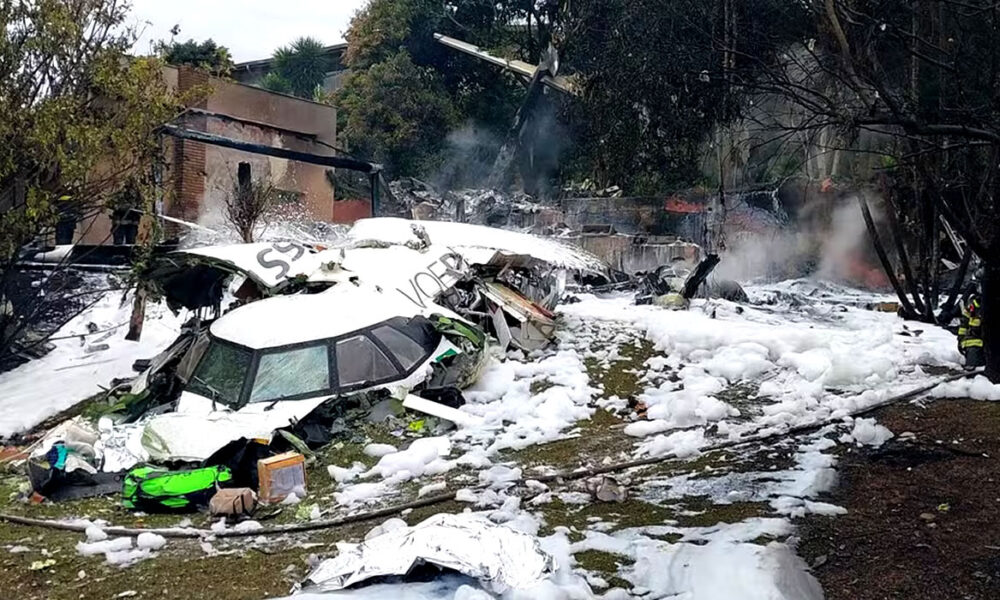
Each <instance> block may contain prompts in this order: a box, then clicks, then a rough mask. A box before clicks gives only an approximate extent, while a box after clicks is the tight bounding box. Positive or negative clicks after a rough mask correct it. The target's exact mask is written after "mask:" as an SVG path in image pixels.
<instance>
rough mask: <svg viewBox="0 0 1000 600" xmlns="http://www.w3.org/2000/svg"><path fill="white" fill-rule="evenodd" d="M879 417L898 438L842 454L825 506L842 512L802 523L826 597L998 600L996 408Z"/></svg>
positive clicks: (943, 407)
mask: <svg viewBox="0 0 1000 600" xmlns="http://www.w3.org/2000/svg"><path fill="white" fill-rule="evenodd" d="M876 416H877V418H878V420H879V422H880V423H883V424H884V425H886V426H887V427H889V428H890V429H891V430H892V431H893V432H895V433H896V436H897V437H896V439H894V440H892V441H891V442H890V443H887V444H885V445H884V446H883V447H882V448H879V449H877V450H867V451H851V452H848V453H844V454H843V455H842V456H841V459H840V463H839V464H838V471H839V472H840V485H839V486H838V487H837V489H836V490H835V491H834V492H833V494H832V499H831V500H830V502H833V503H835V504H838V505H840V506H843V507H845V508H847V509H848V511H849V512H848V514H846V515H843V516H839V517H836V518H828V517H810V518H808V519H806V521H805V522H804V523H800V527H801V529H800V535H801V537H802V542H801V544H800V546H799V548H798V551H799V554H800V555H801V556H802V557H803V558H804V559H805V560H806V561H807V562H808V563H809V564H810V565H814V569H813V571H814V574H815V575H816V577H817V578H818V579H819V580H820V582H821V583H822V585H823V589H824V591H825V592H826V598H827V600H889V599H896V598H899V599H903V598H906V599H918V598H919V599H921V600H936V599H941V600H987V599H996V598H1000V460H998V459H1000V403H990V402H973V401H965V400H960V401H947V400H939V401H936V402H933V403H929V404H927V405H926V407H924V408H921V407H919V406H916V405H903V406H898V407H892V408H889V409H886V410H884V411H882V412H881V413H880V414H878V415H876ZM906 432H912V433H913V434H914V436H913V438H912V441H906V439H907V438H909V437H910V436H909V435H907V434H906Z"/></svg>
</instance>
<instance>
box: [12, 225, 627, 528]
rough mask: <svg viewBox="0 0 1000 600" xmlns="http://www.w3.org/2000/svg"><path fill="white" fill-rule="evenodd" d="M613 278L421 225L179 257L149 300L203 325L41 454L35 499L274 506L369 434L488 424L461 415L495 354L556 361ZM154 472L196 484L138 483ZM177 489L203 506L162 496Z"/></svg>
mask: <svg viewBox="0 0 1000 600" xmlns="http://www.w3.org/2000/svg"><path fill="white" fill-rule="evenodd" d="M609 276H610V273H609V272H608V269H607V267H606V266H605V265H603V264H602V263H601V261H599V260H598V259H596V258H594V257H593V256H590V255H588V254H587V253H586V252H583V251H581V250H579V249H577V248H574V247H572V246H569V245H565V244H563V243H561V242H558V241H556V240H552V239H545V238H540V237H535V236H531V235H527V234H521V233H517V232H512V231H504V230H499V229H491V228H487V227H480V226H475V225H466V224H458V223H443V222H441V223H439V222H414V221H408V220H403V219H369V220H363V221H360V222H358V223H357V224H356V225H355V226H354V227H353V228H352V229H351V230H350V231H349V232H348V234H347V236H346V237H345V238H343V239H341V240H338V241H337V242H336V243H335V245H331V246H323V245H318V244H301V243H291V242H289V243H260V244H237V245H229V246H214V247H202V248H193V249H187V250H181V251H177V252H173V253H170V254H167V255H165V256H163V257H161V258H160V259H158V260H155V261H154V262H153V264H152V265H151V266H150V267H149V269H148V271H147V272H146V273H145V277H144V282H145V286H146V288H147V292H148V293H149V294H151V295H152V296H154V297H160V298H162V299H163V300H165V302H166V303H167V305H168V306H169V307H170V308H171V309H173V310H175V311H179V310H181V309H187V310H189V311H191V313H192V315H193V316H192V318H191V319H190V320H189V321H188V322H187V323H186V325H185V327H184V330H183V333H182V334H181V335H180V336H179V337H178V338H177V339H176V340H175V341H174V343H173V344H172V345H171V346H170V347H169V348H167V349H166V350H165V351H163V352H162V353H161V354H160V355H158V356H157V357H155V358H154V359H152V360H151V361H148V363H147V362H144V361H137V364H138V366H141V367H143V370H142V372H141V374H140V375H139V376H138V377H137V378H136V379H135V380H134V381H123V382H120V383H119V384H118V385H117V386H116V387H115V389H114V390H113V391H112V393H111V394H110V395H109V406H107V407H106V412H107V413H108V414H107V415H106V416H104V417H102V418H101V419H100V421H99V422H98V425H97V427H96V428H95V427H93V426H91V425H90V424H89V423H88V422H87V421H86V420H85V419H83V418H77V419H74V420H71V421H67V422H65V423H64V424H63V425H61V426H60V427H58V428H56V429H55V430H53V431H51V432H50V433H49V434H48V435H47V436H46V437H45V438H44V439H43V440H42V441H41V442H40V443H38V444H37V445H36V446H35V447H34V448H33V449H32V452H31V458H30V460H29V461H28V462H29V472H30V474H31V479H32V483H33V487H34V489H35V491H36V492H37V493H39V494H41V495H43V496H46V497H49V498H51V499H61V498H71V497H83V496H88V495H95V494H106V493H110V492H114V491H118V490H121V489H122V474H123V473H127V475H125V477H126V479H127V478H129V477H131V478H132V479H133V480H134V484H133V485H132V486H131V487H130V488H129V489H132V490H133V492H134V493H133V496H135V498H134V499H135V500H137V501H140V502H141V503H142V505H143V506H145V507H146V509H150V507H155V506H158V505H159V506H161V507H162V508H170V507H176V508H180V507H188V508H193V507H194V506H204V505H206V504H208V503H209V501H210V496H211V495H210V494H206V492H207V491H212V492H213V493H214V491H215V489H216V488H217V487H222V488H232V487H235V488H245V489H248V490H249V491H252V492H254V493H260V492H262V490H263V487H264V486H263V482H262V481H260V479H259V478H260V477H261V476H262V473H263V472H261V473H258V472H257V468H258V462H260V461H261V460H262V459H263V460H266V459H268V458H270V457H273V456H275V455H281V454H283V453H288V452H293V453H298V454H308V453H310V452H311V450H312V449H315V448H318V447H322V446H324V445H326V444H328V443H330V442H331V441H332V440H333V439H334V438H336V437H344V436H347V437H349V436H351V435H355V431H356V427H355V425H356V423H357V422H359V421H360V420H364V419H368V420H372V421H381V420H385V419H390V420H393V419H395V420H397V421H399V422H400V424H401V425H404V426H408V427H410V428H411V429H412V426H413V425H414V424H418V429H419V428H420V427H426V428H427V429H440V428H444V427H448V426H450V424H456V425H458V426H472V425H475V424H476V418H475V417H474V416H473V415H471V414H468V413H465V412H462V411H460V410H456V409H457V408H458V407H459V406H460V405H461V404H462V403H463V402H464V399H463V398H462V393H461V390H462V389H463V388H465V387H467V386H469V385H470V384H472V383H473V382H475V381H476V380H477V378H478V377H479V374H480V372H481V369H482V367H483V365H484V362H485V360H486V357H487V355H488V344H491V345H499V348H500V349H501V350H506V349H508V348H517V349H521V350H525V351H531V350H536V349H539V348H542V347H544V346H546V345H548V344H550V343H551V342H552V339H553V336H554V335H555V330H556V321H555V315H554V313H553V312H552V310H553V309H554V308H555V307H556V306H557V305H558V304H559V302H560V301H561V299H562V297H563V295H564V293H565V291H566V287H567V284H568V283H569V282H571V281H573V280H574V279H577V280H580V279H583V278H587V279H589V280H596V281H607V280H608V278H609ZM407 411H412V412H410V413H407ZM408 414H409V416H407V415H408ZM414 415H417V418H414ZM407 419H409V422H407ZM145 465H162V466H171V467H178V466H183V467H185V469H184V470H181V471H167V472H164V471H163V470H162V469H156V470H153V471H149V472H147V471H142V472H137V469H145V468H147V467H145ZM126 487H128V486H126ZM303 487H304V485H303ZM165 489H173V490H177V489H183V490H185V491H184V493H182V494H180V496H179V498H173V499H164V498H161V497H158V496H156V495H155V492H154V491H155V490H161V491H162V490H165ZM150 490H154V491H150ZM143 493H146V494H147V495H148V496H151V497H146V498H143V497H140V496H141V495H142V494H143ZM288 493H297V495H301V494H304V493H305V490H304V489H298V490H292V491H288V490H286V493H284V495H285V496H287V495H288ZM231 495H232V496H233V499H234V500H235V499H239V500H240V501H241V502H243V503H244V504H248V505H252V504H254V503H255V502H256V496H254V497H253V501H250V500H249V498H251V497H250V496H248V495H247V493H244V492H242V491H241V492H240V493H233V494H231ZM260 499H261V500H266V498H264V497H261V498H260ZM126 500H128V499H126ZM168 500H169V501H168ZM171 502H174V503H175V504H171ZM136 505H138V504H136ZM220 510H221V509H220ZM230 512H232V511H230Z"/></svg>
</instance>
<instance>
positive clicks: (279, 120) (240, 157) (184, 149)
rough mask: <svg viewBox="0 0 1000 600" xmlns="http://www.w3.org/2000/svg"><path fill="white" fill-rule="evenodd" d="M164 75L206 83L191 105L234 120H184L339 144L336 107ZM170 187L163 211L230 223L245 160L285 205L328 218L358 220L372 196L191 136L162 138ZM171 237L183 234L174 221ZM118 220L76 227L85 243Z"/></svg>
mask: <svg viewBox="0 0 1000 600" xmlns="http://www.w3.org/2000/svg"><path fill="white" fill-rule="evenodd" d="M164 79H165V81H166V82H167V84H168V86H169V87H171V88H172V89H175V90H177V91H179V92H183V91H186V90H190V89H192V88H195V87H200V86H201V87H205V88H207V89H209V90H210V93H209V94H208V95H207V96H206V97H205V98H204V99H203V100H201V101H200V102H199V103H198V104H197V105H195V106H193V107H192V108H195V109H201V110H202V111H205V112H207V113H212V114H221V115H227V116H229V117H232V118H233V119H228V120H227V119H218V118H213V117H211V116H207V115H205V114H199V113H198V112H194V113H189V114H187V115H185V116H184V117H183V118H182V120H181V121H180V123H179V124H181V125H182V126H183V127H185V128H187V129H193V130H198V131H204V132H207V133H211V134H214V135H219V136H223V137H227V138H231V139H237V140H241V141H247V142H252V143H257V144H262V145H266V146H273V147H282V148H287V149H292V150H298V151H303V152H309V153H314V154H321V155H322V154H332V153H333V151H332V149H331V148H330V146H335V145H336V142H337V111H336V109H335V108H334V107H332V106H328V105H325V104H319V103H316V102H311V101H309V100H304V99H301V98H295V97H292V96H287V95H284V94H276V93H273V92H269V91H267V90H264V89H262V88H257V87H252V86H249V85H244V84H240V83H236V82H233V81H227V80H222V79H219V78H215V77H210V76H209V75H207V74H205V73H203V72H200V71H197V70H195V69H192V68H189V67H180V68H176V67H167V68H165V69H164ZM163 147H164V157H165V160H166V164H165V165H163V166H164V169H163V176H164V182H165V186H164V189H163V196H162V199H161V200H162V212H163V214H165V215H167V216H170V217H174V218H177V219H181V220H184V221H190V222H194V223H198V224H200V225H203V226H206V227H210V228H216V229H218V228H223V227H225V223H224V216H223V215H224V207H225V199H226V196H227V195H228V194H230V193H231V192H232V190H233V187H234V185H235V181H236V173H237V169H238V165H239V163H241V162H246V163H249V164H250V166H251V176H252V177H253V178H254V179H265V180H267V181H270V182H271V183H272V184H273V185H274V186H275V188H277V189H278V190H279V191H280V192H281V196H282V198H283V199H284V200H285V201H286V202H297V203H299V205H300V206H299V211H300V212H302V213H305V214H306V215H308V216H309V217H311V218H314V219H317V220H323V221H329V222H353V221H354V220H356V219H357V218H362V217H365V216H370V214H371V206H370V203H368V202H366V201H360V202H359V201H357V200H356V199H350V200H346V201H343V202H340V201H336V199H335V192H336V190H335V189H334V186H333V183H332V182H331V179H330V177H328V175H327V168H326V167H323V166H320V165H312V164H306V163H300V162H295V161H288V160H284V159H279V158H273V157H268V156H264V155H258V154H252V153H248V152H242V151H239V150H233V149H229V148H221V147H218V146H211V145H206V144H203V143H201V142H195V141H191V140H179V139H174V138H171V137H168V136H164V138H163ZM165 229H166V233H167V235H168V236H172V235H178V234H181V233H183V232H184V230H185V228H184V226H181V225H174V224H167V225H166V227H165ZM110 231H111V221H110V219H109V218H108V216H107V215H100V216H98V217H96V218H94V219H91V220H90V221H88V222H86V223H81V225H80V227H78V229H77V237H78V241H79V242H81V243H88V244H101V243H109V242H108V239H109V238H110Z"/></svg>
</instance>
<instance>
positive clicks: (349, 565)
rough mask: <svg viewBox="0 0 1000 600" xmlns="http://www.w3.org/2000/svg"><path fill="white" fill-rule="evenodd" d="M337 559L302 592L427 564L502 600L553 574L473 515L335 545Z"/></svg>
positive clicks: (529, 542)
mask: <svg viewBox="0 0 1000 600" xmlns="http://www.w3.org/2000/svg"><path fill="white" fill-rule="evenodd" d="M337 549H338V550H339V551H340V553H339V554H338V555H337V556H336V557H335V558H331V559H327V560H325V561H323V562H322V563H320V565H319V566H318V567H317V568H316V569H315V570H314V571H313V572H312V573H311V574H310V575H309V577H307V578H306V581H305V583H304V585H303V590H304V591H307V592H332V591H337V590H342V589H345V588H349V587H351V586H353V585H356V584H358V583H360V582H363V581H365V580H368V579H371V578H373V577H383V576H392V575H406V574H407V573H409V572H410V571H411V570H412V569H413V568H414V567H415V566H418V565H420V564H422V563H430V564H434V565H437V566H439V567H443V568H445V569H451V570H453V571H457V572H459V573H462V574H464V575H468V576H470V577H474V578H476V579H478V580H479V581H481V582H482V583H483V586H484V588H486V589H488V590H490V591H492V592H494V593H497V594H502V593H504V592H506V591H507V590H511V589H527V588H531V587H533V586H534V585H536V584H538V583H539V582H540V581H542V580H544V579H545V578H547V577H548V576H549V575H550V574H551V573H552V572H554V571H555V568H556V565H555V560H554V559H553V558H552V556H550V555H549V554H547V553H546V552H545V551H543V550H542V548H541V546H540V545H539V543H538V540H537V539H536V538H535V537H533V536H530V535H527V534H525V533H521V532H519V531H514V530H513V529H510V528H509V527H505V526H503V525H497V524H495V523H492V522H490V521H489V520H487V519H485V518H484V517H481V516H478V515H474V514H458V515H452V514H438V515H434V516H433V517H430V518H429V519H427V520H426V521H423V522H421V523H419V524H418V525H415V526H413V527H400V528H399V529H394V530H391V531H388V532H386V533H383V534H382V535H379V536H377V537H374V538H371V539H370V540H367V541H365V542H364V543H361V544H338V545H337Z"/></svg>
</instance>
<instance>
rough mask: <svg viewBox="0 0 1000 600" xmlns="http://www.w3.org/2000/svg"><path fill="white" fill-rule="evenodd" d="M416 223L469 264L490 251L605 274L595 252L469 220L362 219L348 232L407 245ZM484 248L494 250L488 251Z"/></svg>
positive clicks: (486, 256)
mask: <svg viewBox="0 0 1000 600" xmlns="http://www.w3.org/2000/svg"><path fill="white" fill-rule="evenodd" d="M415 223H417V224H419V226H420V227H421V228H423V230H424V231H425V232H426V234H427V236H428V238H429V239H430V242H431V244H433V245H441V246H445V247H447V248H451V249H452V250H453V251H455V252H457V253H459V254H461V255H462V256H463V257H464V258H465V259H466V261H467V262H469V263H470V264H473V265H475V264H485V263H487V262H489V261H490V260H491V259H492V258H493V253H495V252H502V253H504V254H507V255H527V256H531V257H533V258H534V259H536V260H539V261H543V262H545V263H548V264H549V265H551V266H552V267H561V268H563V269H568V270H570V271H576V272H581V273H586V274H593V275H596V276H601V277H607V275H608V267H607V265H606V264H605V263H604V262H603V261H602V260H601V259H599V258H597V257H596V256H594V255H592V254H590V253H589V252H587V251H585V250H582V249H580V248H578V247H575V246H572V245H570V244H566V243H563V242H561V241H559V240H557V239H554V238H545V237H540V236H536V235H531V234H528V233H520V232H517V231H508V230H506V229H496V228H493V227H486V226H482V225H470V224H468V223H450V222H445V221H419V222H415V221H410V220H407V219H397V218H389V217H384V218H375V219H362V220H360V221H358V222H357V223H355V224H354V227H352V228H351V230H350V231H349V232H348V236H349V237H350V238H351V239H352V240H355V241H363V240H376V241H380V242H383V243H386V244H397V245H406V244H407V243H411V244H412V243H416V242H418V241H419V239H418V238H417V236H416V234H415V233H414V231H413V227H412V225H414V224H415ZM484 251H493V253H490V254H487V253H486V252H484Z"/></svg>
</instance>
